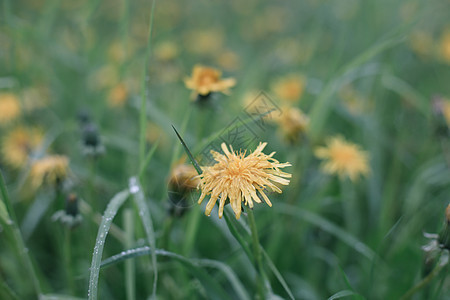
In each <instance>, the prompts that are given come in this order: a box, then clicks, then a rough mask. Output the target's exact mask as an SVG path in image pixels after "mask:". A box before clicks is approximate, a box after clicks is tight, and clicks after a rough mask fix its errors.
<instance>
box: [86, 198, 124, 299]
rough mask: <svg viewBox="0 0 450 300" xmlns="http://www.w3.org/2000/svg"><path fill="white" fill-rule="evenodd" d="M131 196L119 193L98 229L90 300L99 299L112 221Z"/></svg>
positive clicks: (89, 294)
mask: <svg viewBox="0 0 450 300" xmlns="http://www.w3.org/2000/svg"><path fill="white" fill-rule="evenodd" d="M129 196H130V192H129V191H128V190H124V191H121V192H119V193H117V194H116V195H115V196H114V197H113V198H112V199H111V201H110V202H109V204H108V206H107V207H106V210H105V214H104V215H103V218H102V222H101V224H100V227H99V229H98V233H97V239H96V241H95V246H94V252H93V254H92V263H91V272H90V275H89V290H88V299H97V294H98V279H99V276H100V263H101V261H102V254H103V248H104V246H105V240H106V236H107V235H108V232H109V229H110V227H111V224H112V221H113V219H114V217H115V216H116V214H117V211H118V210H119V208H120V207H121V206H122V204H123V203H124V202H125V200H127V198H128V197H129Z"/></svg>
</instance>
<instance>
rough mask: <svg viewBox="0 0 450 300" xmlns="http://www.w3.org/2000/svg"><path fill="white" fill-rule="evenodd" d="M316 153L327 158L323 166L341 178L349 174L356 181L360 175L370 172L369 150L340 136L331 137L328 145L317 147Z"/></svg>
mask: <svg viewBox="0 0 450 300" xmlns="http://www.w3.org/2000/svg"><path fill="white" fill-rule="evenodd" d="M314 154H315V155H316V156H317V157H318V158H320V159H324V160H326V161H325V162H324V163H323V165H322V168H323V171H324V172H325V173H328V174H337V175H338V176H339V177H341V178H343V177H345V176H347V177H349V178H350V180H352V181H354V180H356V179H357V177H358V176H359V175H367V174H369V172H370V169H369V162H368V160H369V158H368V154H367V152H365V151H363V150H361V149H360V147H359V146H358V145H355V144H352V143H349V142H347V141H345V140H344V139H343V138H342V137H339V136H338V137H333V138H330V139H329V140H328V142H327V147H319V148H317V149H316V150H315V153H314Z"/></svg>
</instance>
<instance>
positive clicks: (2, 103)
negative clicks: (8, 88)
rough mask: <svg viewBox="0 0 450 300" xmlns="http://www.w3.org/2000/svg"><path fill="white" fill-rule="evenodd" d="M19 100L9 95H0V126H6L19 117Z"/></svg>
mask: <svg viewBox="0 0 450 300" xmlns="http://www.w3.org/2000/svg"><path fill="white" fill-rule="evenodd" d="M20 113H21V111H20V104H19V99H17V97H16V96H15V95H14V94H11V93H1V94H0V125H4V124H7V123H9V122H11V121H12V120H14V119H16V118H17V117H18V116H19V115H20Z"/></svg>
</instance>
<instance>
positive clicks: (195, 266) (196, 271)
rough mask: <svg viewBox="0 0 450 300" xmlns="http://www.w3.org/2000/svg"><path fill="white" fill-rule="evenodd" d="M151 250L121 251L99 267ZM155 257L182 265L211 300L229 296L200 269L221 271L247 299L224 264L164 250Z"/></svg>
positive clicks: (157, 250)
mask: <svg viewBox="0 0 450 300" xmlns="http://www.w3.org/2000/svg"><path fill="white" fill-rule="evenodd" d="M152 252H153V251H152V250H151V248H150V247H147V246H145V247H140V248H135V249H130V250H127V251H123V252H121V253H119V254H116V255H113V256H111V257H109V258H107V259H105V260H104V261H102V263H101V267H102V268H105V267H108V266H111V265H114V264H117V263H119V262H122V261H124V260H127V259H131V258H135V257H139V256H143V255H149V254H152ZM154 253H155V254H156V255H159V256H165V257H170V258H172V259H174V260H176V261H178V262H180V263H182V264H183V265H185V266H186V267H187V269H188V270H189V271H190V272H191V273H192V274H193V275H194V276H195V277H197V278H198V279H199V280H200V281H201V282H202V284H203V286H204V287H205V289H206V290H207V291H208V292H210V293H209V294H208V295H209V296H210V297H212V298H214V297H213V295H216V296H217V297H218V298H219V299H228V298H229V295H227V293H226V292H225V291H224V290H223V288H222V287H221V286H220V285H219V284H218V283H217V281H216V280H214V278H212V277H211V275H209V274H208V273H207V272H206V271H205V270H204V269H203V268H202V267H205V266H207V267H213V268H216V269H219V270H221V271H222V272H223V273H224V274H225V276H226V277H227V278H228V280H230V283H231V284H232V285H233V287H234V288H235V291H236V293H237V294H238V295H242V296H243V297H241V298H240V299H249V297H248V295H247V293H246V292H245V290H243V286H242V283H240V282H239V280H238V278H237V276H236V275H235V274H234V272H233V271H232V270H231V269H230V268H229V267H228V266H226V265H225V264H223V263H221V262H218V261H214V260H209V259H208V260H205V259H198V260H197V259H187V258H185V257H184V256H181V255H179V254H176V253H172V252H169V251H165V250H160V249H156V250H155V251H154Z"/></svg>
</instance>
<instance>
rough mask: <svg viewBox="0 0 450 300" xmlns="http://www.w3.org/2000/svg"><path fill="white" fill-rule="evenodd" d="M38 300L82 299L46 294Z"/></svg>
mask: <svg viewBox="0 0 450 300" xmlns="http://www.w3.org/2000/svg"><path fill="white" fill-rule="evenodd" d="M39 300H83V298H78V297H73V296H67V295H58V294H47V295H42V296H41V297H39Z"/></svg>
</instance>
